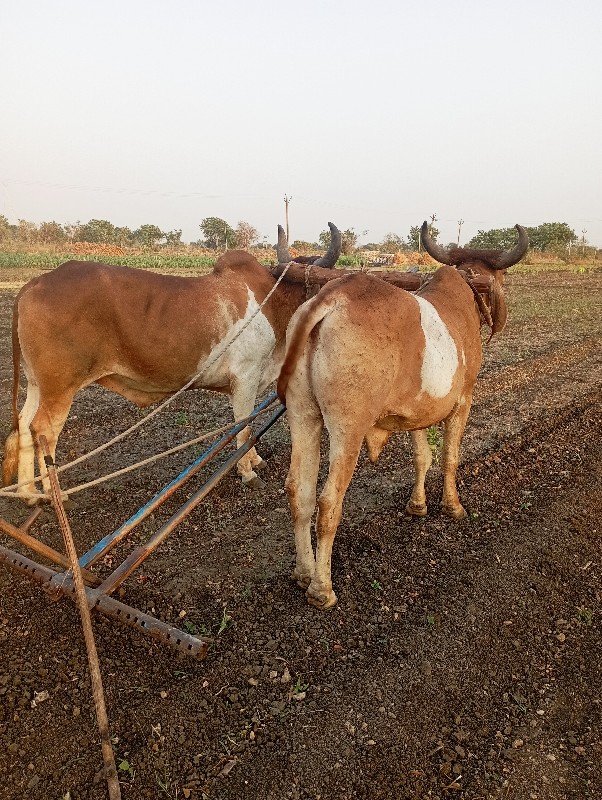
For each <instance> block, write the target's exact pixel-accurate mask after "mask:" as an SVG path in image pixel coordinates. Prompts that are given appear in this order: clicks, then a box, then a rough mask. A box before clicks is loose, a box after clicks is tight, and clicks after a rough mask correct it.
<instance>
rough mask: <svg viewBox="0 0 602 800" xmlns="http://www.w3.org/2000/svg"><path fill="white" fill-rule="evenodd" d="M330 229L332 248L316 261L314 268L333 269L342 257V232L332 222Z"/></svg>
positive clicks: (329, 225)
mask: <svg viewBox="0 0 602 800" xmlns="http://www.w3.org/2000/svg"><path fill="white" fill-rule="evenodd" d="M328 227H329V228H330V247H329V248H328V251H327V252H326V253H324V255H323V256H320V258H318V259H317V260H316V261H314V266H316V267H324V268H325V269H332V267H334V265H335V264H336V263H337V261H338V260H339V256H340V255H341V245H342V236H341V231H340V230H339V229H338V228H337V226H336V225H334V224H333V223H332V222H329V223H328Z"/></svg>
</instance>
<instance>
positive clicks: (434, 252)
mask: <svg viewBox="0 0 602 800" xmlns="http://www.w3.org/2000/svg"><path fill="white" fill-rule="evenodd" d="M420 238H421V240H422V246H423V247H424V249H425V250H426V252H427V253H428V254H429V256H431V258H434V259H435V261H438V262H439V263H440V264H451V263H452V261H451V259H450V255H449V253H448V251H447V250H446V249H445V248H444V247H441V246H440V245H438V244H437V242H436V241H435V240H434V239H431V235H430V233H429V226H428V222H427V221H426V220H425V221H424V222H423V223H422V228H421V229H420Z"/></svg>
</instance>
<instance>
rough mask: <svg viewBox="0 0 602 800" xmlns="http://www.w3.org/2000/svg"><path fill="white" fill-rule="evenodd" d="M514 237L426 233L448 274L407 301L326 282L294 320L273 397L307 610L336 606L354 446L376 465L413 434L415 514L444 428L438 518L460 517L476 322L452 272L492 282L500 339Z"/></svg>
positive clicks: (351, 280) (354, 282)
mask: <svg viewBox="0 0 602 800" xmlns="http://www.w3.org/2000/svg"><path fill="white" fill-rule="evenodd" d="M516 228H517V230H518V235H519V238H518V244H517V245H516V247H515V248H514V249H512V250H511V251H478V250H465V249H459V248H453V249H452V250H450V251H447V250H444V249H443V248H440V247H439V246H437V245H436V244H435V242H434V241H433V240H432V239H431V238H430V236H429V234H428V228H427V225H426V223H425V224H424V225H423V227H422V241H423V244H424V247H425V249H426V250H427V251H428V252H429V253H430V255H431V256H433V258H435V259H437V260H438V261H440V262H443V263H444V264H446V265H447V266H444V267H441V268H439V269H438V270H437V272H435V273H434V275H433V277H432V279H431V280H430V281H429V282H428V283H427V284H426V285H425V286H424V287H423V288H421V289H420V290H419V291H418V292H416V294H411V293H409V292H407V291H404V290H403V289H399V288H396V287H393V286H390V285H388V284H386V283H384V282H383V281H381V280H380V279H378V278H375V277H373V276H371V275H369V274H358V275H352V276H346V277H343V278H340V279H338V280H333V281H331V282H329V283H328V284H326V286H325V287H324V288H323V289H322V291H321V292H320V293H319V294H318V295H317V296H316V297H314V298H313V299H312V300H310V301H309V302H307V303H305V304H304V305H303V306H302V307H301V308H300V309H299V310H298V311H297V312H296V313H295V315H294V316H293V318H292V320H291V323H290V326H289V330H288V334H287V354H286V358H285V361H284V364H283V367H282V371H281V373H280V377H279V379H278V394H279V396H280V399H281V400H282V401H283V402H284V401H286V406H287V415H288V420H289V425H290V431H291V439H292V455H291V465H290V470H289V473H288V478H287V482H286V485H287V490H288V495H289V500H290V505H291V514H292V519H293V526H294V531H295V547H296V551H297V558H296V566H295V570H294V572H293V575H292V577H293V579H294V580H295V581H296V582H297V583H298V584H299V585H300V586H301V587H302V588H305V589H307V592H306V596H307V599H308V601H309V602H310V603H311V604H312V605H315V606H317V607H318V608H328V607H330V606H332V605H334V604H335V603H336V595H335V594H334V592H333V591H332V580H331V566H330V565H331V555H332V545H333V540H334V537H335V533H336V530H337V527H338V524H339V522H340V519H341V513H342V503H343V497H344V495H345V492H346V491H347V487H348V485H349V482H350V480H351V476H352V475H353V471H354V468H355V466H356V463H357V459H358V455H359V452H360V448H361V446H362V442H363V441H364V440H365V441H366V445H367V449H368V455H369V457H370V459H371V460H372V461H373V462H375V461H376V460H377V458H378V456H379V454H380V452H381V450H382V448H383V447H384V445H385V443H386V441H387V439H388V438H389V436H390V435H391V433H392V432H394V431H410V432H411V435H412V440H413V448H414V467H415V483H414V487H413V490H412V494H411V497H410V500H409V502H408V504H407V506H406V511H407V512H408V513H409V514H414V515H417V516H422V515H424V514H426V510H427V508H426V497H425V491H424V479H425V474H426V472H427V470H428V468H429V466H430V464H431V459H432V456H431V450H430V447H429V444H428V441H427V435H426V429H427V428H428V427H429V426H431V425H434V424H436V423H439V422H444V427H445V438H444V445H443V454H442V471H443V477H444V485H443V498H442V508H443V511H444V512H445V513H447V514H449V515H451V516H452V517H454V518H455V519H461V518H462V517H464V516H465V511H464V509H463V508H462V505H461V504H460V501H459V499H458V493H457V490H456V470H457V467H458V457H459V447H460V440H461V438H462V433H463V431H464V426H465V424H466V419H467V417H468V412H469V410H470V404H471V400H472V393H473V388H474V384H475V380H476V377H477V373H478V372H479V368H480V366H481V355H482V347H481V313H480V310H479V306H478V303H477V299H478V298H477V296H476V294H475V293H474V292H473V290H472V289H471V287H470V285H469V284H468V283H467V281H466V280H465V279H464V278H463V277H462V275H461V274H460V272H459V271H458V270H457V269H456V267H461V268H462V270H466V271H468V270H472V271H473V272H475V273H481V274H485V275H489V276H494V280H493V281H492V292H491V296H490V299H489V300H488V301H487V307H488V309H489V311H490V314H491V317H490V321H491V322H492V332H495V331H497V330H501V329H502V327H503V326H504V324H505V321H506V305H505V301H504V295H503V290H502V281H503V275H504V270H505V269H506V268H507V267H510V266H511V265H512V264H515V263H516V262H517V261H519V260H520V259H521V258H522V257H523V256H524V254H525V253H526V251H527V247H528V238H527V234H526V232H525V230H524V229H523V228H521V227H520V226H519V225H517V226H516ZM485 310H486V309H485ZM486 316H489V315H488V314H486ZM491 318H492V319H491ZM323 426H326V429H327V430H328V434H329V440H330V459H329V473H328V478H327V480H326V483H325V485H324V488H323V490H322V493H321V495H320V498H319V501H318V515H317V521H316V534H317V546H316V551H315V558H314V551H313V549H312V540H311V521H312V517H313V513H314V509H315V503H316V483H317V478H318V468H319V463H320V436H321V432H322V428H323Z"/></svg>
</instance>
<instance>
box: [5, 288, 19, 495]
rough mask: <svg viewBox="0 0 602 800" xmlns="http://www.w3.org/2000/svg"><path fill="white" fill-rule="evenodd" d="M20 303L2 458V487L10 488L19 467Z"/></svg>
mask: <svg viewBox="0 0 602 800" xmlns="http://www.w3.org/2000/svg"><path fill="white" fill-rule="evenodd" d="M18 308H19V307H18V301H17V302H15V306H14V309H13V326H12V341H13V401H12V402H13V424H12V428H11V432H10V433H9V435H8V438H7V440H6V444H5V445H4V456H3V458H2V485H3V486H9V485H10V484H11V483H12V482H13V480H14V477H15V475H16V474H17V470H18V467H19V411H18V408H17V399H18V396H19V369H20V365H21V344H20V343H19V331H18V324H19V311H18Z"/></svg>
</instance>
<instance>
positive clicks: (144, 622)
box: [0, 546, 208, 660]
mask: <svg viewBox="0 0 602 800" xmlns="http://www.w3.org/2000/svg"><path fill="white" fill-rule="evenodd" d="M0 564H4V565H5V566H7V567H9V568H10V569H13V570H15V571H16V572H20V573H21V574H22V575H25V576H26V577H27V578H29V579H30V580H31V581H33V582H34V583H37V584H39V585H40V586H42V587H44V586H45V585H46V584H48V583H49V582H50V580H51V579H52V578H53V577H54V576H55V575H57V573H56V572H55V571H54V570H53V569H51V568H50V567H47V566H45V565H43V564H38V563H37V562H35V561H32V560H31V559H30V558H27V557H26V556H23V555H21V553H17V552H15V551H14V550H9V549H8V548H7V547H2V546H0ZM58 574H59V575H60V576H61V577H64V573H58ZM62 588H63V589H64V592H65V594H66V595H67V596H68V597H71V599H73V597H74V594H75V589H74V586H73V581H72V580H71V578H70V577H69V578H67V579H66V580H65V583H64V586H63V587H62ZM86 596H87V598H88V605H89V606H91V607H92V608H93V609H95V610H97V611H99V612H100V613H101V614H103V615H104V616H105V617H110V618H111V619H114V620H117V622H121V623H122V624H123V625H127V626H129V627H130V628H134V629H136V630H138V631H140V632H141V633H144V634H147V635H148V636H151V637H152V638H153V639H155V640H156V641H158V642H161V644H167V645H169V646H170V647H173V648H174V649H175V650H178V651H179V652H181V653H186V654H187V655H191V656H193V657H194V658H198V659H199V660H202V659H203V658H205V656H206V655H207V648H208V642H207V641H205V640H203V639H197V637H196V636H191V635H190V634H188V633H185V632H184V631H182V630H180V629H179V628H175V627H174V626H173V625H169V624H168V623H166V622H162V621H161V620H159V619H156V617H152V616H151V615H150V614H145V613H144V612H143V611H139V610H138V609H137V608H132V606H128V605H125V603H121V602H120V601H119V600H115V599H113V598H112V597H107V596H106V595H98V593H97V592H96V591H95V590H94V589H86Z"/></svg>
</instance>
